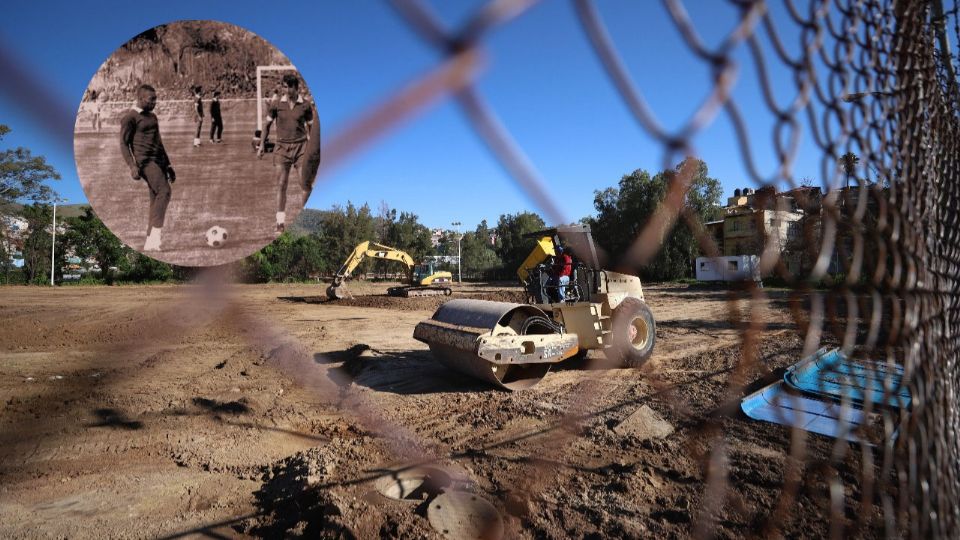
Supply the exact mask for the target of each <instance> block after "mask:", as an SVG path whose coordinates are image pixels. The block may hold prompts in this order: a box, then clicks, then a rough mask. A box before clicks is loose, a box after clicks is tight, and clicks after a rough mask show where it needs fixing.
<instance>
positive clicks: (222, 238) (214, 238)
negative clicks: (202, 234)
mask: <svg viewBox="0 0 960 540" xmlns="http://www.w3.org/2000/svg"><path fill="white" fill-rule="evenodd" d="M226 242H227V230H226V229H224V228H223V227H221V226H219V225H214V226H213V227H210V228H209V229H207V245H208V246H210V247H215V248H218V247H221V246H223V244H225V243H226Z"/></svg>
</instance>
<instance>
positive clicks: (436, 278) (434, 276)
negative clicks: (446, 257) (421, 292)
mask: <svg viewBox="0 0 960 540" xmlns="http://www.w3.org/2000/svg"><path fill="white" fill-rule="evenodd" d="M452 277H453V275H452V274H451V273H450V272H445V271H439V272H438V271H437V270H435V268H434V265H433V261H427V262H424V263H421V264H418V265H416V266H414V267H413V285H432V284H434V283H450V281H451V280H452Z"/></svg>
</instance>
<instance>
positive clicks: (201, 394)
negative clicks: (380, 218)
mask: <svg viewBox="0 0 960 540" xmlns="http://www.w3.org/2000/svg"><path fill="white" fill-rule="evenodd" d="M386 287H387V285H386V284H382V283H359V284H352V290H353V292H354V293H355V294H358V293H365V295H364V294H361V295H360V296H358V297H357V298H355V299H353V300H348V301H339V302H330V301H327V300H326V299H325V298H323V297H322V294H323V290H324V288H325V285H258V286H221V287H212V288H211V287H207V286H203V285H186V286H151V287H113V288H104V287H97V288H93V287H91V288H86V287H64V288H57V289H45V288H44V289H41V288H4V289H3V290H2V291H0V319H2V320H3V321H4V323H3V325H2V326H0V396H2V401H0V407H2V411H3V412H2V415H0V537H4V538H20V537H38V536H39V537H111V538H154V537H167V538H170V537H180V536H188V535H193V534H201V535H206V536H209V537H217V538H221V537H228V538H230V537H296V536H312V537H322V538H372V537H390V538H442V537H443V534H442V532H439V531H437V530H435V529H434V528H433V527H431V524H430V522H429V521H428V514H429V512H430V510H429V508H430V504H431V503H432V501H433V500H434V499H433V496H435V495H436V494H437V493H436V492H435V489H436V486H428V487H429V489H424V490H423V492H422V493H416V494H414V495H413V496H411V497H409V498H408V500H404V501H398V500H393V499H389V498H387V497H384V496H383V495H381V494H380V492H379V491H378V486H380V485H382V484H381V483H382V482H389V481H390V479H391V478H392V477H396V476H397V474H398V472H397V471H402V470H404V467H405V466H410V465H412V464H418V463H420V464H424V463H425V464H429V465H430V466H432V467H435V468H438V469H441V470H442V471H444V474H446V475H447V476H443V475H442V474H440V473H435V474H434V480H436V478H439V477H444V480H443V481H442V482H441V481H440V480H436V482H438V483H443V484H445V485H446V487H447V488H448V489H453V488H456V489H458V490H463V491H467V492H469V493H472V494H474V495H475V496H477V497H479V498H481V499H485V500H487V501H489V502H490V503H491V504H492V505H493V508H495V510H496V512H497V514H498V515H499V519H500V523H502V526H503V534H504V537H506V538H567V537H577V538H580V537H591V538H608V537H627V538H645V537H653V536H655V537H664V538H672V537H681V538H682V537H689V536H693V535H695V534H697V533H698V528H699V527H704V528H705V529H704V530H708V531H710V532H711V533H712V534H714V535H716V536H718V537H722V538H732V537H742V536H744V535H748V534H751V533H752V534H757V535H764V536H766V535H769V534H772V533H774V532H775V531H780V532H781V533H783V534H785V535H786V536H789V537H823V536H827V535H828V534H829V529H828V527H829V524H830V519H829V516H830V510H829V501H830V495H829V489H828V479H829V478H830V477H833V476H834V475H836V476H837V477H839V478H840V480H841V482H842V485H843V487H844V489H845V492H844V495H845V499H846V506H845V508H844V510H843V512H845V514H842V515H841V516H840V518H841V519H846V520H847V525H854V524H855V522H856V520H857V517H858V515H859V514H858V509H859V501H860V498H861V494H860V492H859V486H858V482H857V478H858V475H859V470H860V469H859V467H860V459H859V451H852V450H851V449H847V450H846V451H845V452H846V455H845V457H844V458H843V459H842V460H841V463H840V466H839V469H837V470H834V469H831V468H828V467H826V465H824V464H825V463H828V462H829V456H830V455H831V452H835V451H837V450H836V449H835V448H834V441H832V440H828V439H825V438H821V437H818V436H807V437H806V441H805V449H806V453H805V457H804V466H803V468H801V469H797V470H795V471H794V472H795V473H796V476H795V479H796V480H797V481H798V482H799V489H798V491H797V497H796V498H795V499H791V500H784V499H782V498H781V494H782V492H783V491H784V485H785V482H787V481H789V480H790V479H791V477H790V474H791V473H790V472H789V471H790V470H791V468H790V466H789V465H790V460H789V459H788V455H789V452H790V448H791V433H790V431H789V430H788V429H785V428H782V427H779V426H775V425H771V424H763V423H758V422H754V421H751V420H748V419H746V418H745V417H743V416H742V415H741V414H740V413H739V409H738V408H737V404H738V400H739V398H740V397H742V396H743V395H744V393H745V392H746V391H748V390H750V389H752V388H756V387H758V386H759V385H760V384H762V382H763V381H764V380H772V378H775V377H776V376H777V374H778V373H777V369H779V368H782V367H783V366H785V365H788V364H791V363H793V362H795V361H796V360H798V359H799V355H800V353H801V350H802V339H801V337H800V336H798V331H797V329H796V328H795V326H794V324H793V323H792V319H791V316H790V311H789V309H788V307H787V298H786V293H783V292H775V291H774V292H768V294H767V297H765V298H757V299H755V300H751V298H750V297H749V296H748V295H746V293H743V292H730V291H724V290H702V289H699V290H698V289H688V288H684V287H674V286H652V287H647V289H646V296H647V302H648V303H649V305H650V306H651V308H652V310H653V312H654V314H655V316H656V318H657V346H656V350H655V352H654V358H653V359H652V360H651V361H650V362H649V363H648V364H647V365H646V366H645V367H644V368H643V369H640V370H626V369H591V367H592V362H591V360H590V358H588V360H587V361H581V362H579V363H572V364H570V365H561V366H557V367H556V368H555V369H554V371H552V372H551V373H550V374H549V375H548V376H547V377H546V378H545V379H544V380H543V381H542V382H541V383H540V384H539V385H537V386H536V387H534V388H532V389H530V390H525V391H521V392H515V393H508V392H503V391H499V390H495V389H493V388H490V387H487V386H484V385H483V384H480V383H477V382H474V381H473V380H471V379H468V378H465V377H463V376H461V375H458V374H455V373H452V372H449V371H447V370H446V369H445V368H443V367H441V366H439V365H438V364H437V363H436V362H435V361H434V360H433V359H432V358H431V356H430V353H429V351H428V350H427V348H426V346H425V345H424V344H422V343H420V342H418V341H415V340H414V339H413V338H412V332H413V327H414V326H415V325H416V323H417V322H419V321H420V320H423V319H426V318H429V317H430V316H431V315H432V312H433V310H434V309H435V308H436V307H437V306H438V305H439V304H440V303H442V302H443V301H445V300H447V299H449V297H448V298H414V299H399V298H389V297H386V296H383V295H382V294H378V293H381V292H382V291H385V290H386ZM457 297H472V298H486V299H494V300H506V301H511V300H513V301H516V300H520V299H521V298H522V296H521V295H520V294H519V291H518V290H516V289H510V288H504V287H494V286H466V285H464V286H456V288H455V291H454V296H453V298H457ZM751 320H753V321H754V324H756V325H758V326H757V328H758V329H759V333H758V334H757V335H756V336H757V339H756V342H755V344H753V345H752V346H751V348H749V349H745V348H744V344H743V338H742V330H743V329H744V328H745V327H746V325H748V324H749V323H750V321H751ZM744 350H755V351H756V359H757V362H756V363H754V364H751V365H750V367H749V368H748V367H745V364H744V363H742V360H743V358H744V357H743V355H744ZM592 355H593V353H592ZM591 358H593V356H591ZM738 366H739V367H738ZM744 384H745V385H747V386H748V389H747V390H745V389H743V388H742V385H744ZM569 414H576V415H577V416H576V418H573V419H571V417H570V416H569ZM724 478H725V481H724V482H722V483H721V484H720V485H721V486H725V489H724V488H721V489H717V488H716V486H717V483H716V481H715V480H716V479H721V480H722V479H724ZM432 490H433V491H432ZM778 506H779V509H778ZM862 518H863V520H864V521H863V522H862V523H861V525H862V526H863V527H864V528H860V529H853V532H854V533H856V534H858V535H866V536H871V535H872V534H873V532H874V530H875V529H874V527H876V526H877V523H876V522H877V517H876V516H862ZM448 534H453V533H448Z"/></svg>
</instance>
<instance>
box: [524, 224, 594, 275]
mask: <svg viewBox="0 0 960 540" xmlns="http://www.w3.org/2000/svg"><path fill="white" fill-rule="evenodd" d="M523 237H524V238H537V239H540V238H544V237H550V238H551V239H552V240H553V243H554V245H556V244H557V242H559V244H560V246H562V247H563V249H564V250H565V251H568V252H570V253H571V254H572V255H573V256H574V257H576V258H577V259H578V260H579V261H581V262H582V263H583V264H585V265H586V266H587V268H590V269H591V270H602V268H600V261H599V259H598V258H597V248H596V246H594V244H593V235H592V234H591V233H590V227H588V226H586V225H564V226H559V227H552V228H550V229H543V230H542V231H537V232H532V233H527V234H525V235H523Z"/></svg>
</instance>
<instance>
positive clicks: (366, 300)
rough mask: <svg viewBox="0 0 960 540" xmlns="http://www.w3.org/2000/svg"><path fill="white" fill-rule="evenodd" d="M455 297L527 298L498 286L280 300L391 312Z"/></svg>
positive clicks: (422, 308)
mask: <svg viewBox="0 0 960 540" xmlns="http://www.w3.org/2000/svg"><path fill="white" fill-rule="evenodd" d="M454 298H470V299H473V300H490V301H493V302H512V303H515V304H522V303H524V302H525V301H526V294H525V293H524V292H523V291H520V290H497V289H489V290H484V289H468V290H454V292H453V294H452V295H450V296H444V295H440V296H423V297H413V298H403V297H399V296H389V295H387V294H367V295H359V294H358V295H355V296H354V297H353V298H344V299H342V300H331V299H329V298H327V297H326V296H296V297H294V296H291V297H284V298H283V300H287V301H292V302H304V303H307V304H326V305H331V306H348V307H359V308H377V309H389V310H394V311H436V309H437V308H438V307H440V306H441V305H443V304H444V303H445V302H448V301H450V300H452V299H454Z"/></svg>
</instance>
